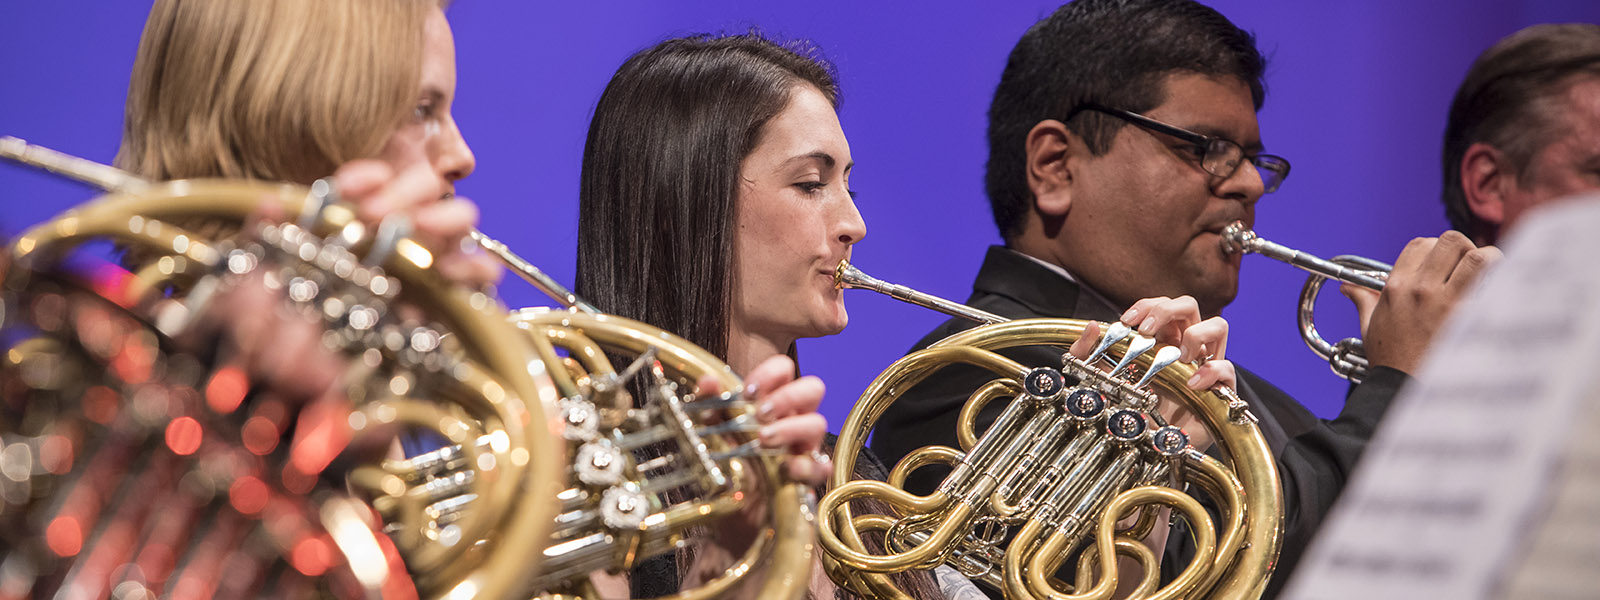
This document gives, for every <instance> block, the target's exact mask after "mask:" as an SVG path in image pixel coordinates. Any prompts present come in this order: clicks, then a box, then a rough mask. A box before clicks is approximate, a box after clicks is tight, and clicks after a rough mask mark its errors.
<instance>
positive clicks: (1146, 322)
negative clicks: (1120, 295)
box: [1074, 296, 1238, 390]
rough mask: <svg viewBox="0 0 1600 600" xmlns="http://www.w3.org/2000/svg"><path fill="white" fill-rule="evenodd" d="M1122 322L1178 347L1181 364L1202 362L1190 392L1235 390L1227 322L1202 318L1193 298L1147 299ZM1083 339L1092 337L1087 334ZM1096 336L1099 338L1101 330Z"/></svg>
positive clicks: (1131, 310) (1137, 304)
mask: <svg viewBox="0 0 1600 600" xmlns="http://www.w3.org/2000/svg"><path fill="white" fill-rule="evenodd" d="M1121 320H1122V323H1123V324H1124V325H1127V326H1129V327H1132V328H1134V330H1135V331H1138V332H1139V333H1140V334H1142V335H1146V336H1150V337H1154V338H1155V339H1156V341H1157V342H1159V343H1162V344H1167V345H1171V346H1177V347H1178V350H1179V351H1181V352H1182V354H1179V355H1178V360H1179V361H1180V362H1188V363H1194V362H1198V363H1200V364H1199V369H1198V370H1196V371H1195V374H1194V377H1192V378H1190V379H1189V381H1188V382H1187V385H1188V386H1189V388H1190V389H1195V390H1204V389H1209V388H1211V386H1214V385H1217V384H1219V383H1220V384H1222V385H1225V386H1227V387H1230V388H1231V387H1234V384H1235V382H1236V381H1237V379H1238V376H1237V374H1236V373H1235V371H1234V368H1233V363H1231V362H1228V361H1227V360H1225V359H1226V358H1227V352H1228V321H1227V320H1225V319H1223V318H1222V317H1211V318H1209V319H1201V318H1200V305H1199V304H1198V303H1196V302H1195V300H1194V298H1191V297H1189V296H1178V297H1177V298H1167V297H1165V296H1161V297H1156V298H1145V299H1143V300H1140V301H1138V302H1135V303H1133V306H1132V307H1131V308H1129V309H1128V310H1127V312H1124V313H1122V318H1121ZM1084 337H1085V338H1087V337H1090V336H1089V335H1088V333H1087V332H1085V335H1084ZM1094 337H1095V338H1097V339H1098V338H1099V332H1098V331H1097V332H1096V333H1095V335H1094ZM1080 341H1081V340H1080ZM1091 343H1092V342H1091ZM1074 346H1076V344H1075V345H1074ZM1091 348H1092V346H1091ZM1084 356H1087V353H1085V354H1084Z"/></svg>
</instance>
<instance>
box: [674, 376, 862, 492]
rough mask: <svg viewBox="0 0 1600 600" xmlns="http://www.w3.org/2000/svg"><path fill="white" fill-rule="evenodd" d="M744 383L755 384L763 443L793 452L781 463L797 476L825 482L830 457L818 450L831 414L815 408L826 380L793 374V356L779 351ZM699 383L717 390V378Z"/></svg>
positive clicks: (813, 483) (808, 481)
mask: <svg viewBox="0 0 1600 600" xmlns="http://www.w3.org/2000/svg"><path fill="white" fill-rule="evenodd" d="M745 383H746V384H747V385H749V386H750V387H751V388H753V389H754V390H755V400H756V419H757V420H758V421H760V422H761V433H760V439H761V447H763V448H767V449H770V450H782V451H785V452H787V453H789V454H790V455H791V456H789V458H788V459H786V460H785V461H784V464H783V468H784V471H785V473H786V474H787V475H788V476H789V477H791V478H793V479H794V480H795V481H800V482H803V483H805V484H807V485H810V486H817V485H821V484H822V482H823V481H825V480H827V478H828V475H829V474H830V473H832V472H833V465H832V462H831V460H830V459H828V456H827V455H826V454H823V453H821V452H820V451H821V449H822V438H823V436H824V435H827V433H828V421H827V419H825V418H823V416H822V415H821V414H819V413H817V406H819V405H821V404H822V395H823V393H824V392H825V391H826V390H825V388H824V386H823V385H822V380H821V379H818V378H817V377H816V376H813V375H807V376H805V377H801V378H799V379H795V376H794V360H793V359H790V358H789V357H787V356H784V355H781V354H780V355H777V356H774V357H772V358H769V359H767V360H764V361H761V364H759V365H756V368H754V369H751V370H750V373H749V374H748V375H747V376H745ZM699 384H700V389H701V390H702V392H704V391H706V390H714V391H712V392H711V393H716V390H717V382H716V380H715V379H714V378H712V377H709V376H708V377H706V378H704V379H702V380H701V381H700V382H699Z"/></svg>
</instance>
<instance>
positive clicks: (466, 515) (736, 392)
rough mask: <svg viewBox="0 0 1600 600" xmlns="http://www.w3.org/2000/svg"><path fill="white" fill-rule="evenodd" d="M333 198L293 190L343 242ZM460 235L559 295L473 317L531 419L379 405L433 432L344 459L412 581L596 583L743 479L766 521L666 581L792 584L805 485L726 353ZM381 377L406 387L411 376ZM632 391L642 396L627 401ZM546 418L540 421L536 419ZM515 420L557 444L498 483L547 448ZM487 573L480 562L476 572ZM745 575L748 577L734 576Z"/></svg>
mask: <svg viewBox="0 0 1600 600" xmlns="http://www.w3.org/2000/svg"><path fill="white" fill-rule="evenodd" d="M5 143H6V144H10V147H11V148H12V149H13V151H12V152H10V154H12V155H13V158H15V159H18V160H22V161H24V162H27V163H30V164H34V165H35V166H40V167H43V168H46V169H48V170H53V171H57V172H64V173H68V174H71V175H74V176H75V177H77V178H78V179H80V180H84V181H88V182H91V183H94V184H96V185H100V186H102V187H106V188H111V189H140V190H143V189H146V188H149V187H153V186H154V187H160V186H166V187H171V186H189V185H196V184H200V183H203V182H174V183H169V184H149V183H147V182H143V181H141V180H139V179H137V178H135V177H132V176H130V175H129V174H127V173H125V172H121V171H119V170H116V169H113V168H111V167H107V166H105V165H97V164H94V163H89V162H87V161H81V160H76V159H71V158H70V157H65V156H63V155H59V154H56V153H53V152H50V151H48V150H45V149H42V148H38V147H34V146H27V145H25V144H22V143H21V142H20V141H15V142H14V143H13V142H11V141H9V140H7V141H5ZM280 189H282V188H280ZM290 196H292V194H290ZM313 198H314V201H313V200H312V199H313ZM330 198H331V187H329V186H326V185H320V186H318V187H316V188H314V190H313V193H312V194H311V196H309V197H308V201H307V202H306V205H307V206H316V207H318V208H317V209H316V211H317V212H319V213H323V212H330V213H332V214H335V215H340V218H339V219H336V220H337V221H340V222H343V223H344V225H343V228H342V229H339V228H336V229H338V231H337V233H336V234H335V237H338V238H339V239H341V240H344V241H345V242H347V243H348V242H349V241H350V240H348V239H346V238H350V237H351V236H352V235H353V234H352V229H351V228H352V227H353V226H351V225H350V224H349V221H350V219H349V217H348V215H347V213H348V210H346V209H344V208H342V207H340V206H339V205H337V204H336V203H333V204H330V203H329V202H328V200H329V199H330ZM296 231H298V230H296ZM177 235H181V234H177ZM471 235H472V239H473V240H474V241H475V242H476V243H478V244H479V245H480V246H482V247H483V248H485V249H486V250H488V251H490V252H491V253H493V254H494V255H495V256H497V257H499V258H500V259H501V260H502V261H503V262H504V263H505V264H506V265H507V266H509V267H510V268H511V269H512V270H513V272H516V273H517V274H518V275H520V276H522V277H523V278H524V279H527V280H528V281H529V282H530V283H532V284H533V285H534V286H535V287H536V288H538V289H539V290H541V291H543V292H545V293H547V294H549V295H550V296H551V297H552V298H555V299H556V300H557V301H558V302H559V303H561V304H562V306H563V307H564V308H565V309H566V310H552V309H545V308H528V309H521V310H517V311H514V312H513V313H512V314H510V315H509V316H507V317H505V318H504V320H499V319H500V318H499V317H493V318H491V319H490V320H489V321H483V320H482V319H479V320H478V321H474V324H475V326H476V327H479V328H487V329H489V330H492V331H493V335H492V336H488V337H486V338H484V339H490V338H492V339H496V340H503V339H504V337H505V336H506V335H511V337H512V338H514V339H515V340H516V341H515V343H512V344H511V346H510V347H515V348H517V349H518V351H519V352H521V354H520V355H519V356H517V357H516V358H514V359H507V360H509V361H510V362H511V363H519V361H520V363H519V364H520V366H519V364H506V365H502V366H505V367H506V368H508V369H510V370H511V371H512V372H521V373H525V374H531V375H535V376H536V377H535V379H536V380H537V383H539V384H540V385H539V387H537V388H536V389H535V390H534V391H535V392H536V393H533V394H522V395H518V396H510V395H509V393H508V392H509V390H508V389H507V388H505V387H504V386H502V387H500V388H494V387H493V385H492V384H493V382H492V381H489V382H487V383H489V384H490V391H493V390H495V389H499V390H500V391H498V392H493V393H489V394H486V395H485V399H487V404H490V405H494V404H496V403H501V404H509V405H511V406H518V405H519V403H518V401H517V400H516V398H517V397H521V398H536V399H537V400H538V407H539V408H540V410H538V411H531V412H532V413H533V414H534V415H535V418H532V419H530V418H529V417H528V415H527V413H529V412H530V411H526V410H524V411H523V413H524V414H522V415H521V418H520V419H516V418H512V419H509V420H507V419H506V418H488V419H482V418H479V417H478V415H476V414H474V413H472V412H470V410H478V411H481V410H483V408H482V407H481V406H469V407H467V408H468V409H469V410H468V411H463V410H462V409H461V408H460V407H454V406H451V407H447V408H449V409H450V410H447V411H444V412H445V414H439V413H438V412H437V411H431V410H430V409H429V408H428V407H427V406H424V405H422V404H420V403H417V402H410V403H407V404H405V405H404V406H399V407H396V408H398V409H399V410H392V411H391V410H388V409H379V410H378V411H377V413H378V414H379V415H391V419H392V416H393V415H399V416H400V417H402V418H403V419H404V421H405V422H406V423H408V424H410V425H413V426H420V427H423V428H425V429H431V430H433V431H434V432H435V433H439V434H441V435H443V436H444V437H445V439H446V440H448V443H447V444H446V445H445V446H444V447H442V448H439V449H438V450H435V451H432V452H428V453H425V454H422V455H419V456H414V457H410V458H408V459H404V460H388V461H382V462H379V463H376V464H372V463H368V464H360V465H355V466H353V467H352V468H350V469H349V472H348V474H347V475H346V477H345V485H346V487H347V488H348V489H349V490H351V491H352V492H353V493H354V495H355V496H356V497H357V498H359V499H361V500H363V501H364V502H365V503H366V506H369V507H370V509H369V510H370V512H373V513H376V514H377V515H378V516H379V517H380V518H381V520H382V521H383V523H384V524H385V525H384V527H383V532H384V533H386V534H388V539H391V540H393V544H394V545H395V546H397V547H398V549H399V554H401V555H403V556H404V559H405V564H406V566H407V567H408V568H409V569H410V571H411V572H412V573H413V574H416V575H417V576H418V577H424V578H425V579H426V581H434V580H439V581H444V582H454V583H453V585H451V586H448V587H441V586H439V585H434V586H432V587H426V588H424V589H429V590H443V591H445V592H447V595H449V596H450V597H469V596H483V597H529V596H536V597H541V598H552V599H554V598H596V597H599V593H598V592H597V591H596V590H595V589H594V588H593V586H592V582H591V580H590V574H591V573H595V572H603V571H604V572H621V571H626V570H627V569H628V568H630V567H632V566H633V565H635V564H637V563H638V562H639V561H640V560H642V559H644V558H645V557H649V556H654V555H659V554H662V553H665V552H668V551H671V550H673V549H675V548H680V547H683V546H684V545H686V544H687V543H688V542H689V536H688V531H689V530H690V529H691V528H694V527H697V526H704V525H708V524H710V523H712V522H714V521H715V520H716V519H719V518H723V517H727V516H729V515H731V514H733V513H735V512H737V511H740V510H744V509H746V508H748V507H749V506H748V505H749V504H750V502H751V501H750V500H749V498H750V497H751V494H752V493H755V494H756V495H755V497H759V498H761V499H763V501H764V502H765V503H766V506H765V507H764V513H765V514H766V515H768V517H767V518H768V525H767V527H765V528H764V529H763V530H762V532H761V533H760V534H759V535H757V536H756V537H755V539H754V542H753V543H752V544H751V546H750V548H749V549H748V551H747V552H746V553H745V554H744V555H743V556H742V557H740V558H739V560H738V561H736V562H735V563H734V564H733V565H731V566H729V567H728V568H726V569H725V570H724V571H723V573H722V574H721V575H720V576H718V577H713V578H711V579H710V580H709V581H707V582H705V583H703V584H702V585H701V586H700V587H698V588H696V589H694V590H685V591H683V592H682V593H680V594H678V595H677V596H674V597H675V598H691V599H692V598H712V597H721V596H725V595H727V594H729V593H730V591H732V590H735V589H756V590H757V591H758V593H760V594H761V595H762V597H771V598H780V599H787V598H799V597H801V596H802V595H803V594H804V593H805V586H806V583H807V579H808V573H809V570H810V565H811V562H812V558H811V548H812V546H813V544H814V539H815V523H814V517H813V513H812V510H813V508H812V504H813V502H814V501H813V500H812V498H811V492H810V491H809V489H807V488H806V486H804V485H803V484H800V483H796V482H791V481H788V480H787V479H786V478H785V477H784V476H783V475H782V474H781V470H780V468H779V465H780V464H781V460H782V458H783V457H780V456H774V455H771V454H769V453H765V452H762V451H760V450H759V448H758V441H757V437H756V433H757V431H758V429H759V426H758V425H757V424H756V423H755V417H754V409H753V406H752V404H751V403H750V402H749V401H748V400H747V399H746V398H745V389H744V387H743V384H742V382H740V380H739V379H738V377H737V376H735V375H734V374H733V373H732V371H731V369H729V368H728V367H727V365H725V364H723V363H722V362H721V361H720V360H718V359H716V358H715V357H713V356H711V355H710V354H709V353H707V352H705V351H704V350H702V349H700V348H698V347H695V346H694V345H693V344H690V343H689V342H687V341H685V340H683V339H681V338H678V337H676V336H673V335H671V334H669V333H667V332H664V331H662V330H660V329H657V328H654V327H651V326H649V325H646V324H643V323H638V322H635V321H631V320H627V319H622V318H618V317H614V316H609V315H603V314H598V313H597V312H596V311H595V309H594V308H593V307H592V306H590V305H588V304H587V303H585V302H584V301H583V300H582V299H580V298H578V297H577V296H576V295H574V294H572V293H571V292H570V291H568V290H567V289H566V288H565V287H563V286H561V285H560V284H559V283H557V282H555V281H554V280H552V279H550V278H549V277H548V276H546V275H544V274H543V273H542V272H541V271H539V270H538V269H537V268H536V267H534V266H533V265H532V264H531V263H529V262H527V261H525V260H523V259H522V258H520V257H518V256H516V255H515V254H514V253H512V252H511V251H510V250H509V249H508V248H506V247H505V245H504V244H501V243H500V242H498V241H496V240H494V239H492V238H489V237H488V236H485V235H483V234H482V233H481V232H478V231H475V230H474V231H473V232H471ZM169 236H170V234H169ZM376 245H379V246H382V247H384V248H386V249H388V251H391V252H393V253H394V254H396V255H398V256H400V257H402V258H404V259H407V260H409V261H411V263H407V264H409V265H410V266H409V267H406V268H408V269H410V270H415V266H416V265H415V264H412V263H415V262H416V261H422V262H424V263H425V262H427V261H428V260H429V257H428V256H427V254H426V250H424V249H422V248H421V247H420V246H418V245H416V244H414V243H410V242H409V240H405V239H390V240H387V241H383V242H381V243H379V244H376ZM159 247H160V248H162V249H164V250H165V249H167V248H168V246H166V245H160V246H159ZM402 266H403V267H404V266H406V265H402ZM182 270H183V269H181V268H180V269H176V270H174V269H172V268H157V267H151V268H147V269H144V270H142V272H141V275H143V276H146V278H149V279H153V280H155V281H158V282H162V283H170V282H171V281H172V280H173V279H175V278H177V276H178V275H181V273H178V272H177V271H182ZM407 272H409V271H407ZM428 304H429V305H430V306H431V305H432V304H435V303H434V302H429V303H428ZM469 304H471V305H472V306H474V307H480V308H481V307H482V306H484V305H487V304H493V302H492V300H491V299H488V298H487V297H485V296H483V295H482V294H475V295H473V296H472V297H471V298H470V302H469ZM490 322H494V324H493V325H491V324H490ZM508 323H509V326H508V325H507V324H508ZM451 331H452V332H454V333H451V332H444V333H443V334H442V335H441V336H439V337H440V338H441V339H442V340H443V341H446V342H449V341H450V338H456V339H459V340H467V339H476V338H473V337H472V336H482V335H484V334H483V331H482V330H481V329H477V328H475V329H471V330H455V329H453V330H451ZM466 350H468V351H470V350H472V348H471V347H467V348H466ZM616 357H621V358H627V359H629V361H630V362H629V363H628V364H627V365H626V366H625V368H622V369H618V368H616V367H615V366H614V365H613V363H612V362H611V360H612V358H616ZM521 363H525V364H521ZM458 369H459V367H458ZM705 376H709V377H711V378H714V379H715V380H716V381H717V384H718V386H719V388H720V390H721V391H719V392H717V393H711V391H710V390H705V391H702V390H699V389H697V385H698V383H697V382H698V381H699V380H700V379H701V378H702V377H705ZM388 383H389V385H390V387H394V386H395V385H400V386H402V387H408V388H413V389H414V387H413V386H415V382H413V381H410V380H407V381H406V382H404V383H400V384H396V383H395V382H394V380H390V381H389V382H388ZM635 393H637V394H639V395H642V396H643V397H642V398H640V399H639V401H637V402H635V400H634V397H635ZM484 403H485V402H477V403H476V404H484ZM530 404H531V403H530ZM511 416H514V415H507V417H511ZM547 417H548V419H549V420H548V422H543V421H540V419H544V418H547ZM513 421H520V422H521V424H522V425H523V426H524V427H525V428H526V429H528V430H530V431H535V432H537V433H541V434H544V433H546V432H550V431H553V432H555V437H558V438H559V441H556V442H555V443H556V444H559V445H565V446H566V449H567V451H568V452H567V455H568V456H569V457H570V460H567V461H560V463H557V462H555V461H552V460H543V461H539V460H534V461H533V464H534V465H536V466H541V467H546V470H545V471H542V472H540V473H539V475H540V476H541V479H539V480H538V482H539V483H538V485H534V484H533V483H522V484H521V486H520V488H517V487H510V486H508V485H507V481H508V480H510V481H513V482H514V481H516V480H515V479H514V478H511V477H508V476H506V475H504V474H502V473H501V471H505V470H507V469H506V467H510V466H518V467H526V466H528V465H529V464H530V463H529V461H530V458H532V457H552V456H557V455H559V453H560V449H559V446H557V447H548V446H549V444H548V443H546V446H547V447H545V448H544V450H543V451H541V452H539V453H537V454H535V453H531V452H528V451H527V450H528V449H529V447H526V446H518V445H516V442H517V441H518V438H517V437H515V436H513V435H509V434H508V433H507V432H506V431H505V430H503V429H497V428H496V427H495V425H499V426H501V427H503V426H504V423H507V422H513ZM530 424H531V425H534V426H533V427H527V426H528V425H530ZM485 425H488V426H485ZM546 437H549V436H548V435H547V436H546ZM641 450H649V451H651V452H652V453H653V454H654V456H649V457H646V456H644V455H642V454H640V451H641ZM551 469H553V470H554V471H555V472H554V475H553V477H554V479H553V480H552V479H550V477H551V476H552V474H551V473H550V472H549V471H550V470H551ZM530 481H531V480H530ZM507 491H510V492H515V493H512V494H507ZM508 501H511V502H514V503H517V504H518V505H519V506H520V505H527V506H537V507H538V508H540V509H541V510H540V511H538V512H534V511H528V510H523V511H520V512H516V513H513V515H514V516H516V517H517V518H518V520H517V523H519V524H525V523H524V522H527V521H530V520H539V523H538V525H539V527H537V528H528V527H518V528H512V527H508V525H510V524H511V523H509V522H508V518H507V517H506V516H505V515H506V512H505V507H506V505H507V502H508ZM512 508H518V507H517V506H513V507H512ZM497 516H498V517H499V518H497ZM540 519H542V520H540ZM502 547H504V548H508V549H511V551H505V550H501V549H500V548H502ZM758 564H759V566H763V567H765V572H766V573H767V574H768V577H767V579H766V580H765V581H763V582H760V583H759V584H753V583H751V582H748V581H746V579H747V578H748V575H749V574H750V573H752V572H756V571H757V567H758ZM485 574H494V577H495V578H494V579H492V580H485V579H484V575H485ZM463 578H465V579H463ZM742 585H745V586H749V587H745V588H741V587H738V586H742Z"/></svg>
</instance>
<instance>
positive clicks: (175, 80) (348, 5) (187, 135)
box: [117, 0, 441, 183]
mask: <svg viewBox="0 0 1600 600" xmlns="http://www.w3.org/2000/svg"><path fill="white" fill-rule="evenodd" d="M440 6H441V4H440V2H439V1H438V0H157V2H156V3H155V6H154V7H152V8H151V10H150V18H149V20H148V21H147V22H146V23H145V28H144V35H143V37H142V38H141V39H140V41H139V52H138V56H137V57H136V58H135V59H134V65H133V74H132V80H131V82H130V83H129V85H128V103H127V109H126V113H125V118H124V123H123V135H122V147H121V150H120V151H119V152H118V154H117V165H118V166H120V167H122V168H124V169H128V170H130V171H133V172H135V173H138V174H140V175H142V176H144V177H147V178H151V179H158V180H162V179H182V178H193V177H228V178H248V179H264V180H275V181H290V182H296V183H309V182H311V181H312V180H315V179H317V178H319V177H323V176H326V175H330V174H332V173H333V172H334V170H336V169H337V168H338V166H339V165H341V164H343V163H345V162H348V161H350V160H353V159H357V158H364V157H371V156H373V155H375V154H377V153H378V152H379V151H380V150H381V149H382V147H383V144H384V142H385V141H386V140H387V139H388V137H389V135H390V134H391V133H392V132H393V131H394V129H395V128H396V127H397V126H398V125H399V123H400V122H401V120H402V119H404V118H405V117H406V116H407V114H408V111H410V110H411V108H412V106H413V105H414V104H415V103H416V101H417V98H416V94H417V89H418V85H419V79H420V77H421V63H422V29H423V24H424V22H425V21H426V20H427V18H428V17H429V15H430V14H431V12H432V11H433V10H435V9H436V8H439V7H440Z"/></svg>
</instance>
